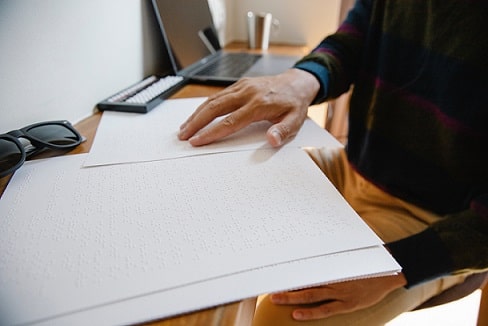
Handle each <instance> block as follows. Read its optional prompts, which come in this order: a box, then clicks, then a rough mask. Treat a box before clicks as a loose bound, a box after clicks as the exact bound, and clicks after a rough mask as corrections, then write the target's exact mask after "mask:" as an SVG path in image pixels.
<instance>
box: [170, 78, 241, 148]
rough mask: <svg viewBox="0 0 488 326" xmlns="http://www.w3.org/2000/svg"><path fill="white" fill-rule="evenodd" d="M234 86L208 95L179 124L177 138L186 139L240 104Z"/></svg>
mask: <svg viewBox="0 0 488 326" xmlns="http://www.w3.org/2000/svg"><path fill="white" fill-rule="evenodd" d="M233 89H234V88H233V87H232V86H231V87H229V88H226V89H224V90H223V91H221V92H219V93H217V94H215V95H213V96H210V97H209V98H208V99H207V100H206V101H205V102H204V103H202V104H201V105H200V106H199V107H198V108H197V109H196V110H195V112H193V114H192V115H191V116H190V117H189V118H188V119H187V120H186V121H185V122H184V123H183V124H182V125H181V126H180V132H179V134H178V137H179V139H181V140H188V139H189V138H190V137H192V136H193V135H195V133H196V132H198V131H199V130H201V129H202V128H203V127H205V126H206V125H208V124H209V123H210V122H212V121H213V120H214V119H215V118H217V117H220V116H223V115H226V114H228V113H230V112H232V111H234V110H236V109H237V108H239V106H240V104H241V103H240V102H239V100H238V99H237V97H236V96H234V95H233V94H235V93H234V92H235V91H234V90H233Z"/></svg>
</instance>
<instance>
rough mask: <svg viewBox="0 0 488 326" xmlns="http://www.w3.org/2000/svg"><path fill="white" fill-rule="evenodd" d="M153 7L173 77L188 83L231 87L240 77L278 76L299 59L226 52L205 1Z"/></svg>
mask: <svg viewBox="0 0 488 326" xmlns="http://www.w3.org/2000/svg"><path fill="white" fill-rule="evenodd" d="M152 4H153V9H154V12H155V15H156V18H157V20H158V22H159V26H160V29H161V33H162V36H163V39H164V42H165V44H166V47H167V49H168V52H169V53H168V54H169V58H170V61H171V64H172V66H173V69H174V71H175V74H176V75H180V76H183V77H186V78H188V79H189V80H190V81H194V82H202V83H207V84H224V85H225V84H232V83H234V82H235V81H237V80H238V79H240V78H242V77H255V76H264V75H275V74H278V73H281V72H283V71H285V70H286V69H288V68H290V67H292V66H293V64H294V63H295V62H296V61H297V60H298V59H300V57H297V56H287V55H272V54H251V53H246V52H225V51H224V50H223V49H222V48H221V46H220V43H219V40H218V36H217V33H216V30H215V27H214V24H213V19H212V14H211V12H210V8H209V5H208V2H207V0H177V1H175V0H152ZM229 66H230V68H229Z"/></svg>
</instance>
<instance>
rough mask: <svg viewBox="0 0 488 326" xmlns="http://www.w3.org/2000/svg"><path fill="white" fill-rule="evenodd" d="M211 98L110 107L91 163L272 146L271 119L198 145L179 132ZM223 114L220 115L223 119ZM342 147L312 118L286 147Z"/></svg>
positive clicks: (175, 156) (129, 160) (104, 114)
mask: <svg viewBox="0 0 488 326" xmlns="http://www.w3.org/2000/svg"><path fill="white" fill-rule="evenodd" d="M204 100H205V98H189V99H176V100H167V101H164V102H163V103H161V104H160V105H159V106H158V107H156V108H154V109H153V110H151V111H150V112H148V113H147V114H136V113H125V112H113V111H105V112H104V113H103V116H102V119H101V121H100V124H99V126H98V129H97V134H96V136H95V140H94V143H93V145H92V148H91V150H90V153H89V157H88V159H87V160H86V162H85V166H95V165H106V164H117V163H127V162H143V161H152V160H160V159H170V158H178V157H187V156H194V155H201V154H212V153H222V152H233V151H241V150H254V149H259V148H270V147H271V146H270V145H269V144H268V142H267V141H266V130H268V128H269V127H270V126H271V124H270V123H269V122H266V121H263V122H257V123H254V124H252V125H250V126H248V127H247V128H245V129H243V130H241V131H239V132H237V133H236V134H234V135H231V136H229V137H227V138H225V139H223V140H221V141H219V142H217V143H214V144H209V145H206V146H202V147H192V146H191V145H190V144H189V143H188V142H187V141H180V140H179V139H178V137H177V134H178V131H179V127H180V125H181V124H182V123H183V122H184V121H185V120H186V119H187V118H188V117H189V116H190V114H191V113H193V111H195V109H196V108H197V107H198V106H199V105H200V104H201V103H203V101H204ZM218 120H219V119H217V120H216V121H218ZM306 146H310V147H341V146H342V145H341V143H339V142H338V141H337V140H336V139H335V138H334V137H332V136H331V135H330V134H329V133H328V132H327V131H325V130H324V129H323V128H321V127H320V126H318V125H317V124H316V123H315V122H313V121H312V120H310V119H307V120H306V121H305V123H304V125H303V127H302V128H301V129H300V132H299V133H298V134H297V135H296V137H295V138H294V139H293V140H292V141H290V142H289V143H288V144H286V145H285V147H296V148H299V147H306Z"/></svg>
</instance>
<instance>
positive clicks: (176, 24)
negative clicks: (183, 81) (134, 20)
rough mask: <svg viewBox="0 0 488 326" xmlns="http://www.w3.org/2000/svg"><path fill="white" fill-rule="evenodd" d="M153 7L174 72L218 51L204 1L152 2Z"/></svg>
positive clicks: (167, 0) (166, 0) (170, 0)
mask: <svg viewBox="0 0 488 326" xmlns="http://www.w3.org/2000/svg"><path fill="white" fill-rule="evenodd" d="M153 6H154V10H155V13H156V16H157V17H158V20H159V24H160V27H161V31H162V34H163V37H164V39H165V42H166V45H167V47H168V49H169V50H170V51H171V53H172V58H171V59H172V64H173V66H174V67H175V70H176V71H181V70H182V69H185V68H187V67H189V66H190V65H192V64H194V63H196V62H198V61H200V60H202V59H204V58H206V57H207V56H209V55H210V54H212V52H215V51H216V50H218V49H220V48H219V45H218V41H217V38H216V36H215V35H216V33H215V29H214V26H213V20H212V15H211V13H210V9H209V6H208V3H207V0H177V1H175V0H153ZM215 47H217V49H215Z"/></svg>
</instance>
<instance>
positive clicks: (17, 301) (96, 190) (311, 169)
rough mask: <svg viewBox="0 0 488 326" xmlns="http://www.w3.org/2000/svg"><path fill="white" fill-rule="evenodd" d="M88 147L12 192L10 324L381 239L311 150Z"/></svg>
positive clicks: (40, 167)
mask: <svg viewBox="0 0 488 326" xmlns="http://www.w3.org/2000/svg"><path fill="white" fill-rule="evenodd" d="M85 158H86V155H76V156H65V157H58V158H52V159H46V160H39V161H32V162H27V163H26V164H25V165H24V166H23V167H22V168H21V169H20V170H18V171H17V172H16V174H15V175H14V177H13V178H12V180H11V182H10V184H9V185H8V187H7V189H6V191H5V193H4V194H3V197H2V199H1V200H0V216H1V225H2V227H1V228H0V249H1V252H2V255H1V258H0V276H1V277H0V309H1V311H0V316H1V318H3V320H2V323H5V324H22V323H30V322H36V321H41V320H44V319H49V318H53V317H54V316H60V315H64V314H69V313H72V312H76V311H80V310H85V309H89V308H91V307H96V306H100V305H106V304H111V303H114V302H118V301H120V300H125V299H130V298H135V297H138V296H142V295H145V294H148V293H155V292H157V291H163V290H169V289H173V288H177V287H180V286H184V285H188V284H192V283H194V282H198V281H203V280H208V279H212V278H216V277H221V276H225V275H230V274H233V273H236V272H240V271H246V270H251V269H254V268H259V267H262V266H269V265H272V264H277V263H281V262H287V261H293V260H297V259H303V258H307V257H314V256H320V255H325V254H332V253H337V252H344V251H348V250H354V249H357V248H364V247H371V246H377V245H380V244H381V241H380V240H379V238H377V237H376V235H375V234H374V233H373V232H372V231H371V230H370V229H369V228H368V227H367V226H366V225H365V224H364V222H363V221H362V220H361V219H360V218H359V217H358V216H357V215H356V214H355V213H354V211H353V210H352V209H351V208H350V207H349V206H348V205H347V204H346V203H345V201H344V200H343V198H342V197H341V196H340V195H339V193H337V191H336V190H335V188H334V187H333V186H332V185H331V184H330V183H329V182H328V180H327V179H326V178H325V176H324V175H323V174H322V172H321V171H320V170H319V169H317V168H316V166H315V164H314V163H313V162H312V160H311V159H310V158H309V157H308V155H307V154H306V153H305V152H304V151H302V150H299V149H292V148H290V149H281V150H258V151H243V152H234V153H229V154H219V155H204V156H199V157H197V158H196V157H190V158H184V159H178V160H164V161H153V162H146V163H138V164H122V165H110V166H101V167H96V168H81V167H82V165H83V161H84V159H85ZM357 268H359V269H361V268H362V267H361V266H357Z"/></svg>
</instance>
